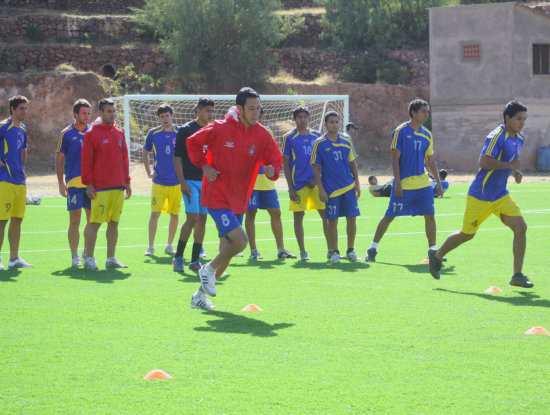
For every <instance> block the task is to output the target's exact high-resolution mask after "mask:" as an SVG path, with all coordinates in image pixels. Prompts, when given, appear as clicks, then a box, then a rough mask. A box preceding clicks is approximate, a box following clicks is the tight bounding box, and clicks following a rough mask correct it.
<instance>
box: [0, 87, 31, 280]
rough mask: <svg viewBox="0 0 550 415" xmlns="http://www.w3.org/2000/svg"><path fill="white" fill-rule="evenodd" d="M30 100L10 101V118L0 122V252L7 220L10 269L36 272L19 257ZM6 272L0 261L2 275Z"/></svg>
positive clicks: (17, 99) (23, 210) (23, 98)
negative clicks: (26, 120) (26, 269)
mask: <svg viewBox="0 0 550 415" xmlns="http://www.w3.org/2000/svg"><path fill="white" fill-rule="evenodd" d="M28 103H29V100H28V99H27V98H26V97H24V96H23V95H16V96H13V97H11V98H10V100H9V107H10V117H9V118H6V119H5V120H3V121H1V122H0V149H2V151H0V250H1V249H2V243H3V242H4V230H5V229H6V225H7V223H8V220H9V221H10V226H9V228H8V241H9V243H10V259H9V261H8V268H33V267H34V265H32V264H27V263H26V262H25V261H24V260H23V258H21V257H20V256H19V241H20V240H21V223H22V222H23V218H24V217H25V207H26V202H27V185H26V183H27V182H26V179H27V174H26V173H25V163H26V161H27V127H25V124H23V121H25V116H26V115H27V110H28ZM3 269H4V265H3V264H2V258H1V257H0V271H1V270H3Z"/></svg>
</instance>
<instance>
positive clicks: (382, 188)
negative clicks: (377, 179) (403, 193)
mask: <svg viewBox="0 0 550 415" xmlns="http://www.w3.org/2000/svg"><path fill="white" fill-rule="evenodd" d="M392 184H393V180H390V181H389V182H387V183H384V184H381V185H378V186H376V187H375V188H374V191H375V192H380V196H382V197H390V195H391V188H392Z"/></svg>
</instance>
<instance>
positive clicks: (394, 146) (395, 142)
mask: <svg viewBox="0 0 550 415" xmlns="http://www.w3.org/2000/svg"><path fill="white" fill-rule="evenodd" d="M405 125H407V123H404V124H401V125H400V126H399V127H397V128H396V129H395V131H394V132H393V137H392V141H391V146H390V148H392V149H397V138H398V137H399V132H400V131H401V129H402V128H403V127H404V126H405Z"/></svg>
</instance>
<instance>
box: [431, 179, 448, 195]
mask: <svg viewBox="0 0 550 415" xmlns="http://www.w3.org/2000/svg"><path fill="white" fill-rule="evenodd" d="M430 185H431V186H432V190H433V192H434V197H435V196H437V182H436V181H435V180H430ZM441 188H442V189H443V193H445V192H446V191H447V189H448V188H449V182H448V181H447V180H441Z"/></svg>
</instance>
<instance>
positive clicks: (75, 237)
mask: <svg viewBox="0 0 550 415" xmlns="http://www.w3.org/2000/svg"><path fill="white" fill-rule="evenodd" d="M81 216H82V209H74V210H70V211H69V230H68V231H67V236H68V239H69V248H70V249H71V256H72V266H73V267H79V266H80V260H79V258H78V244H79V242H80V218H81Z"/></svg>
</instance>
